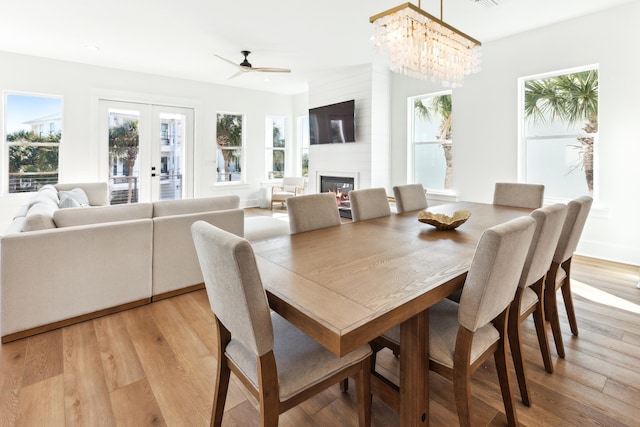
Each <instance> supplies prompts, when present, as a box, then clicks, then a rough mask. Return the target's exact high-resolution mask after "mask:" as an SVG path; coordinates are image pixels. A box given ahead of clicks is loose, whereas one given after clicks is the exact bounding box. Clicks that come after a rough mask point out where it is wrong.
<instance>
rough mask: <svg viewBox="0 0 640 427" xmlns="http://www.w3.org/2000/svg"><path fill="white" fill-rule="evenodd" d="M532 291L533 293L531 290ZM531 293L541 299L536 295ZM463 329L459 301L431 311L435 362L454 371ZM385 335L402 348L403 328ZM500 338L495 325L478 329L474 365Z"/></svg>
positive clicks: (431, 348)
mask: <svg viewBox="0 0 640 427" xmlns="http://www.w3.org/2000/svg"><path fill="white" fill-rule="evenodd" d="M528 290H529V291H531V289H528ZM531 292H532V293H533V296H534V298H536V300H537V296H536V294H535V292H533V291H531ZM459 327H460V323H459V322H458V304H457V303H456V302H454V301H451V300H448V299H445V300H442V301H440V302H439V303H438V304H436V305H434V306H432V307H431V308H430V309H429V358H430V359H431V360H434V361H435V362H437V363H440V364H441V365H445V366H448V367H450V368H453V353H454V351H455V346H456V338H457V336H458V328H459ZM382 336H383V337H384V338H386V339H388V340H389V341H391V342H394V343H396V344H398V345H400V327H399V326H395V327H393V328H391V329H389V330H388V331H387V332H385V333H384V334H382ZM498 339H500V334H499V333H498V330H497V329H496V328H494V327H493V325H492V324H491V323H489V324H488V325H486V326H483V327H482V328H480V329H478V330H477V331H476V333H475V335H474V337H473V346H472V348H471V363H473V362H474V361H475V360H476V359H477V358H478V357H480V355H482V353H484V352H485V350H486V349H488V348H489V347H490V346H491V345H492V344H493V343H495V342H496V341H498ZM400 351H402V350H400Z"/></svg>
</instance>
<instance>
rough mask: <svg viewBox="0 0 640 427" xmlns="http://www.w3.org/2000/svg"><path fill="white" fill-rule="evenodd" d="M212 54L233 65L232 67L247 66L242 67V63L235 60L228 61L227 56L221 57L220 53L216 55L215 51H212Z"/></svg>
mask: <svg viewBox="0 0 640 427" xmlns="http://www.w3.org/2000/svg"><path fill="white" fill-rule="evenodd" d="M213 55H214V56H216V57H217V58H220V59H222V60H223V61H224V62H227V63H229V64H231V65H233V66H234V67H237V68H241V69H245V68H247V67H243V66H242V65H240V64H238V63H236V62H233V61H230V60H228V59H227V58H223V57H222V56H220V55H216V54H215V53H214V54H213Z"/></svg>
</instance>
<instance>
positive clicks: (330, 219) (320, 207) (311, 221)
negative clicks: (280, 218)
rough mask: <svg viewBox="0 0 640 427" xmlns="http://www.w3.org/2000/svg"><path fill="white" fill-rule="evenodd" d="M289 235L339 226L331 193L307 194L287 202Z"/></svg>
mask: <svg viewBox="0 0 640 427" xmlns="http://www.w3.org/2000/svg"><path fill="white" fill-rule="evenodd" d="M287 212H288V213H289V228H290V229H291V234H296V233H303V232H305V231H311V230H317V229H318V228H326V227H333V226H334V225H340V213H339V212H338V204H337V203H336V196H335V194H333V193H320V194H308V195H305V196H298V197H292V198H290V199H288V200H287Z"/></svg>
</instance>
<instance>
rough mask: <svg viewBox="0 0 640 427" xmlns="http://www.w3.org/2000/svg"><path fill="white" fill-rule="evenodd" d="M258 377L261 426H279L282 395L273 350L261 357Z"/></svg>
mask: <svg viewBox="0 0 640 427" xmlns="http://www.w3.org/2000/svg"><path fill="white" fill-rule="evenodd" d="M258 379H259V392H260V426H261V427H278V418H279V415H280V396H279V394H278V374H277V370H276V360H275V357H274V355H273V351H270V352H268V353H266V354H264V355H262V356H260V357H259V359H258Z"/></svg>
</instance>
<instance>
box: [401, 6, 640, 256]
mask: <svg viewBox="0 0 640 427" xmlns="http://www.w3.org/2000/svg"><path fill="white" fill-rule="evenodd" d="M638 16H640V2H636V3H632V4H628V5H625V6H621V7H618V8H614V9H610V10H607V11H605V12H601V13H598V14H594V15H588V16H584V17H581V18H577V19H574V20H571V21H567V22H564V23H560V24H556V25H552V26H548V27H545V28H541V29H537V30H534V31H530V32H527V33H522V34H520V35H516V36H513V37H509V38H505V39H501V40H497V41H493V42H489V43H485V44H484V45H483V47H482V55H483V57H482V71H480V72H479V73H477V74H474V75H471V76H467V78H466V79H465V82H464V86H463V87H462V88H458V89H454V90H453V115H454V128H453V139H454V149H453V150H454V152H453V154H454V176H453V186H454V190H455V191H456V192H457V194H458V198H459V199H460V200H470V201H478V202H490V201H491V200H492V195H493V185H494V183H495V182H496V181H517V179H518V171H517V161H518V146H517V141H518V129H517V111H518V100H517V90H518V84H517V80H518V78H519V77H525V76H530V75H535V74H538V73H546V72H552V71H559V70H563V69H568V68H573V67H579V66H584V65H591V64H599V86H600V98H599V133H600V139H599V147H598V152H597V163H596V168H597V172H596V173H597V177H596V181H597V185H598V188H597V194H596V201H595V204H594V208H593V209H592V213H591V215H590V217H589V220H588V222H587V225H586V229H585V231H584V233H583V236H582V240H581V242H580V245H579V247H578V253H581V254H584V255H588V256H594V257H598V258H603V259H610V260H616V261H620V262H626V263H630V264H640V225H638V224H637V221H636V218H638V217H640V168H639V167H638V160H639V159H640V132H639V130H638V123H640V121H639V120H640V119H639V118H640V102H638V100H639V99H640V81H639V80H638V77H637V76H638V70H640V56H638V55H637V53H636V49H635V47H636V46H638V45H640V29H638V26H637V17H638ZM441 89H442V88H441V87H440V86H438V85H433V84H431V83H425V82H421V81H418V80H412V79H408V78H405V77H401V76H396V75H394V77H393V80H392V99H391V111H392V121H391V132H392V135H393V137H392V145H393V149H392V159H391V165H392V172H393V173H392V176H391V179H392V184H393V185H396V184H401V183H404V182H406V155H407V130H406V123H407V111H406V110H407V109H406V99H407V96H413V95H419V94H423V93H429V92H434V91H437V90H441Z"/></svg>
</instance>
